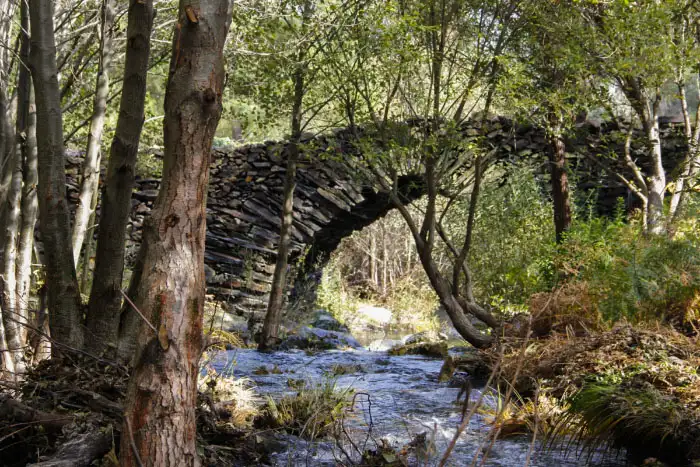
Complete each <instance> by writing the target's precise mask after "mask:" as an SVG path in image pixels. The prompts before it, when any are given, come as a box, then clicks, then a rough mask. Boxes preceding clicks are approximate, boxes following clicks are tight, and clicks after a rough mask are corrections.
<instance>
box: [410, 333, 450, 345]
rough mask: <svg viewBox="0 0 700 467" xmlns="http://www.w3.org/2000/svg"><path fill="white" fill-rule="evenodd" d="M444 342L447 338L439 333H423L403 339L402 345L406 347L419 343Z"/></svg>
mask: <svg viewBox="0 0 700 467" xmlns="http://www.w3.org/2000/svg"><path fill="white" fill-rule="evenodd" d="M446 340H447V336H446V335H445V334H443V333H441V332H434V331H423V332H417V333H415V334H411V335H409V336H406V337H404V339H403V343H404V344H407V345H408V344H418V343H421V342H442V341H446Z"/></svg>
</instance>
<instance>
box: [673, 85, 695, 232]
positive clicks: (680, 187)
mask: <svg viewBox="0 0 700 467" xmlns="http://www.w3.org/2000/svg"><path fill="white" fill-rule="evenodd" d="M696 83H697V84H698V85H700V76H699V77H698V79H696ZM678 91H679V98H680V102H681V110H682V112H683V129H684V131H685V138H686V142H687V145H688V152H687V153H686V157H685V159H684V160H683V164H682V165H681V173H680V174H679V175H678V178H677V179H676V183H675V188H674V190H673V195H672V196H671V203H670V207H669V210H668V215H669V219H670V222H671V223H673V222H674V221H675V219H676V218H677V216H678V214H679V212H680V211H681V206H682V205H683V200H684V199H685V194H686V193H685V192H686V186H685V184H686V181H688V180H690V179H692V177H693V176H694V175H695V173H696V171H697V169H696V168H697V166H700V102H699V103H698V105H697V108H696V111H695V125H694V126H693V124H692V123H691V120H690V112H689V110H688V99H687V96H686V92H685V83H681V84H679V85H678Z"/></svg>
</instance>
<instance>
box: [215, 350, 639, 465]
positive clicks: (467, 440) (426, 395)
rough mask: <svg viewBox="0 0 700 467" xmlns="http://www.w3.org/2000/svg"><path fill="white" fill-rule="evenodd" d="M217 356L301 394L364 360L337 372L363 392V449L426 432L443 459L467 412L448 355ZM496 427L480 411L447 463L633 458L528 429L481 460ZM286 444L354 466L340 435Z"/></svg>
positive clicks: (284, 458)
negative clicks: (299, 384)
mask: <svg viewBox="0 0 700 467" xmlns="http://www.w3.org/2000/svg"><path fill="white" fill-rule="evenodd" d="M215 362H216V363H215V364H214V366H215V368H217V369H218V370H223V369H224V368H232V369H233V374H234V376H236V377H241V376H245V377H248V378H250V379H252V380H253V381H254V382H255V384H256V385H257V388H256V389H257V392H258V393H260V394H263V395H271V396H272V397H280V396H282V395H284V394H292V393H293V390H291V389H290V388H289V386H288V380H289V379H290V378H293V379H301V378H303V379H306V380H307V381H311V382H321V381H323V379H324V378H326V377H327V376H326V375H327V374H328V373H329V372H331V371H332V370H331V368H332V367H333V366H334V365H358V366H359V367H360V368H361V371H359V372H357V373H353V374H348V375H342V376H339V377H337V385H338V386H339V387H348V386H351V387H352V388H353V389H354V390H355V391H356V392H359V393H360V394H358V396H357V397H356V400H355V409H354V411H353V413H352V414H350V415H352V416H349V417H348V418H347V419H346V421H345V423H344V426H345V428H346V432H347V433H348V434H349V436H350V437H351V438H352V439H353V443H354V444H355V445H356V446H357V447H358V449H359V450H360V451H361V450H363V448H375V447H376V445H377V443H382V442H387V443H389V444H391V445H392V446H394V447H396V448H401V447H402V446H405V445H407V444H408V443H410V442H411V441H412V440H413V441H414V443H415V442H416V441H415V440H416V435H419V434H420V433H425V439H426V441H425V442H421V443H418V444H419V445H420V446H422V447H423V448H425V449H421V451H425V452H427V453H428V454H427V455H426V456H425V457H422V456H421V458H420V459H421V460H420V461H418V460H416V458H415V457H414V458H413V461H414V462H415V463H416V464H418V465H437V464H438V462H439V459H440V458H441V456H442V453H443V452H444V451H445V449H446V448H447V446H448V445H449V443H450V441H451V440H452V438H453V436H454V434H455V432H456V427H457V426H458V425H459V423H460V419H461V406H460V405H459V404H456V403H455V400H456V399H457V396H458V395H459V393H460V388H459V387H449V385H448V384H446V383H438V381H437V379H438V374H439V371H440V367H441V364H442V361H441V360H437V359H430V358H425V357H421V356H388V355H387V353H386V352H370V351H367V350H350V351H325V352H321V353H317V354H314V355H307V354H306V353H305V352H303V351H289V352H276V353H270V354H265V353H259V352H257V351H254V350H236V351H228V352H225V353H222V354H220V355H218V358H216V360H215ZM275 365H276V366H277V367H279V368H280V369H281V370H282V371H283V372H282V373H281V374H266V375H258V374H255V370H256V369H257V368H259V367H261V366H265V367H267V368H272V367H273V366H275ZM480 394H481V392H480V390H478V389H474V390H472V392H471V396H470V397H471V399H472V400H473V401H476V400H477V399H478V398H479V396H480ZM485 404H487V405H488V404H494V401H493V399H490V398H485ZM489 429H490V426H489V425H488V424H487V423H486V422H485V420H484V418H483V416H481V415H479V414H477V415H475V416H473V417H472V418H471V420H470V422H469V424H468V428H467V430H465V432H464V433H463V434H462V435H461V436H460V438H459V439H458V441H457V443H456V446H455V448H454V451H453V453H452V455H451V457H450V460H449V462H448V464H447V465H453V466H463V465H464V466H468V465H476V466H479V465H485V466H507V467H511V466H513V467H516V466H524V465H526V464H527V462H528V452H530V451H532V452H531V453H530V457H531V458H530V460H529V465H530V466H533V467H544V466H571V467H573V466H588V465H591V466H593V465H596V466H605V467H616V466H623V465H626V463H625V460H624V457H623V456H621V455H619V454H617V453H600V452H594V453H593V454H592V455H591V454H580V453H578V452H577V451H576V450H574V449H570V450H569V451H568V452H563V451H562V450H559V449H556V450H553V449H548V450H543V449H540V448H541V445H540V444H539V443H538V442H535V444H534V446H533V449H531V438H530V437H527V436H521V437H512V438H506V439H499V440H498V441H496V442H495V443H494V445H493V446H492V447H491V449H490V451H489V453H488V456H487V457H486V458H485V459H484V457H483V455H482V456H478V458H477V461H476V462H474V463H473V460H474V458H475V453H477V452H478V451H479V447H480V445H483V444H484V443H485V442H486V441H485V440H486V439H487V434H488V431H489ZM382 439H383V440H385V441H381V440H382ZM419 439H420V438H419ZM342 446H343V449H345V452H346V453H347V454H349V455H350V457H353V458H355V460H357V458H358V457H359V455H356V453H357V451H355V450H354V448H353V446H352V444H351V443H349V442H347V441H346V442H343V443H342ZM278 450H279V452H277V453H275V454H273V456H272V457H273V459H274V462H275V464H276V465H278V466H286V465H293V466H297V465H304V466H306V465H308V466H315V467H317V466H334V465H339V460H340V461H345V463H344V464H343V465H352V464H350V463H349V462H347V456H346V455H345V454H344V453H343V451H342V450H341V449H340V448H339V447H338V446H337V443H336V442H335V441H333V440H321V441H315V442H307V441H304V440H302V439H300V438H297V437H294V436H289V435H284V437H283V438H282V443H280V447H279V449H278ZM482 461H483V463H482ZM472 463H473V464H472ZM412 465H413V463H412Z"/></svg>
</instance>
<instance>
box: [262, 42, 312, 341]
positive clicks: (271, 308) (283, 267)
mask: <svg viewBox="0 0 700 467" xmlns="http://www.w3.org/2000/svg"><path fill="white" fill-rule="evenodd" d="M300 55H301V57H300V59H303V54H300ZM300 61H301V60H300ZM303 99H304V70H303V69H302V68H301V65H299V66H298V67H297V70H296V72H295V73H294V104H293V108H292V138H291V141H290V143H289V155H288V158H287V173H286V174H285V177H284V195H283V202H282V214H281V217H282V219H281V220H282V226H281V228H280V240H279V245H278V247H277V262H276V263H275V272H274V274H273V276H272V287H271V290H270V301H269V302H268V305H267V313H266V314H265V323H264V324H263V329H262V335H261V336H260V343H259V346H258V348H259V349H260V350H265V349H268V348H270V347H272V346H274V345H275V343H276V341H277V334H278V332H279V327H280V321H281V319H282V305H283V304H284V288H285V285H286V282H287V264H288V257H289V243H290V242H291V239H292V224H293V223H294V190H295V188H296V183H297V159H298V157H299V139H300V137H301V108H302V103H303Z"/></svg>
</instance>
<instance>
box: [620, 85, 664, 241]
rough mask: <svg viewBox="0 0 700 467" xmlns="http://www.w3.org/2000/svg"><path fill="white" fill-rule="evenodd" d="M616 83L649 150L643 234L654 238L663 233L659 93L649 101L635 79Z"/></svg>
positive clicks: (662, 172)
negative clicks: (649, 234) (638, 124)
mask: <svg viewBox="0 0 700 467" xmlns="http://www.w3.org/2000/svg"><path fill="white" fill-rule="evenodd" d="M618 81H619V82H620V83H621V85H622V91H623V92H624V93H625V96H626V97H627V99H628V100H629V102H630V104H631V105H632V108H633V109H634V111H635V113H636V114H637V116H638V117H639V119H640V121H641V122H642V126H643V128H644V133H645V136H646V140H647V145H648V148H649V149H648V150H649V169H648V172H647V174H646V180H645V184H646V187H647V211H646V213H647V215H646V217H647V219H646V225H647V232H648V233H651V234H655V235H659V234H662V233H664V232H665V231H666V224H665V221H664V195H665V194H666V172H665V171H664V167H663V153H662V148H661V133H660V131H659V106H660V104H661V96H660V94H659V92H658V91H657V92H656V95H655V96H653V98H650V97H649V96H648V95H647V93H646V91H645V90H644V89H643V87H642V84H641V82H640V80H639V79H638V78H629V77H621V78H619V79H618Z"/></svg>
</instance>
